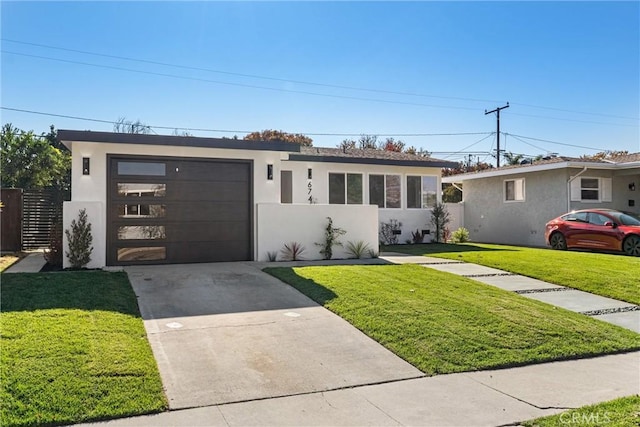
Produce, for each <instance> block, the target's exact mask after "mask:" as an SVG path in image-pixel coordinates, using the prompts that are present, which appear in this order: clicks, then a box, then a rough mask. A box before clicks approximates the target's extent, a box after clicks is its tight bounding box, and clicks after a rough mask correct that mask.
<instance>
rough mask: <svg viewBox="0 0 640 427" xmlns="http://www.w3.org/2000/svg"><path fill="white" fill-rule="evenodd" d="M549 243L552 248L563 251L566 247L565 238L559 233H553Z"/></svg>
mask: <svg viewBox="0 0 640 427" xmlns="http://www.w3.org/2000/svg"><path fill="white" fill-rule="evenodd" d="M549 244H550V245H551V247H552V248H553V249H557V250H560V251H564V250H565V249H567V240H566V239H565V238H564V236H563V235H562V234H560V233H553V234H552V235H551V238H550V239H549Z"/></svg>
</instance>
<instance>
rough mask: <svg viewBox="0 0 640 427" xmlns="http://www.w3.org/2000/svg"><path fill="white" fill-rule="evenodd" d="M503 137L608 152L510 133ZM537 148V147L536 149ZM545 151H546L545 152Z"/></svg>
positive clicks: (601, 149) (604, 149) (602, 149)
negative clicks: (507, 136) (508, 136)
mask: <svg viewBox="0 0 640 427" xmlns="http://www.w3.org/2000/svg"><path fill="white" fill-rule="evenodd" d="M503 134H504V135H510V136H513V137H514V138H516V139H517V138H524V139H530V140H532V141H539V142H548V143H549V144H556V145H563V146H565V147H575V148H585V149H587V150H594V151H608V150H607V149H606V148H594V147H586V146H584V145H576V144H567V143H565V142H558V141H550V140H548V139H540V138H533V137H531V136H524V135H515V134H512V133H503ZM536 148H538V147H536ZM545 151H546V150H545Z"/></svg>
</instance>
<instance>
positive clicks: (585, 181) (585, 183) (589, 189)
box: [580, 178, 600, 201]
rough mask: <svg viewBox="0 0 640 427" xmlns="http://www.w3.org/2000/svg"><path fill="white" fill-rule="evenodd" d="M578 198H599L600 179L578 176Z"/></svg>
mask: <svg viewBox="0 0 640 427" xmlns="http://www.w3.org/2000/svg"><path fill="white" fill-rule="evenodd" d="M580 199H581V200H596V201H597V200H600V181H599V180H598V178H580Z"/></svg>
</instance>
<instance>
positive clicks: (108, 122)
mask: <svg viewBox="0 0 640 427" xmlns="http://www.w3.org/2000/svg"><path fill="white" fill-rule="evenodd" d="M0 109H2V110H7V111H15V112H19V113H25V114H36V115H41V116H49V117H60V118H64V119H71V120H81V121H88V122H95V123H105V124H110V125H113V124H116V123H117V121H116V120H104V119H96V118H89V117H80V116H72V115H67V114H56V113H48V112H43V111H34V110H25V109H21V108H12V107H4V106H0ZM146 126H148V127H149V128H153V129H165V130H176V129H177V130H186V131H194V132H212V133H234V134H235V133H251V132H254V131H255V130H238V129H210V128H191V127H181V126H156V125H146ZM291 133H301V134H304V135H308V136H355V137H358V136H361V135H376V136H381V137H390V136H395V137H408V136H415V137H440V136H469V135H486V136H484V137H483V138H482V139H480V140H478V141H476V142H474V143H472V144H470V145H468V146H466V147H464V148H463V149H462V150H460V151H456V152H451V153H452V155H453V154H458V153H463V152H464V150H466V149H467V148H471V147H472V146H474V145H476V144H478V143H480V142H482V141H484V140H486V139H487V138H489V137H491V136H494V135H496V133H495V132H444V133H375V132H369V133H365V132H360V133H349V132H344V133H340V132H291ZM501 133H502V135H505V136H507V135H509V136H512V137H514V138H516V139H518V140H519V141H521V142H523V143H525V144H527V145H530V146H532V147H534V148H536V149H538V150H542V151H545V152H549V150H546V149H544V148H541V147H537V146H535V145H533V144H530V143H527V142H526V141H522V139H520V138H524V139H529V140H532V141H539V142H547V143H550V144H556V145H562V146H566V147H574V148H584V149H587V150H594V151H607V149H604V148H594V147H587V146H584V145H576V144H568V143H564V142H558V141H550V140H548V139H541V138H534V137H530V136H524V135H516V134H512V133H507V132H501ZM493 144H495V140H494V141H493V142H492V144H491V148H490V149H489V153H491V150H492V149H493ZM444 153H445V152H443V154H444ZM484 153H487V152H486V151H483V152H482V153H481V154H484ZM487 157H488V156H487ZM485 160H486V157H485ZM483 161H484V160H483Z"/></svg>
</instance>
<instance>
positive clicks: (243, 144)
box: [58, 129, 300, 153]
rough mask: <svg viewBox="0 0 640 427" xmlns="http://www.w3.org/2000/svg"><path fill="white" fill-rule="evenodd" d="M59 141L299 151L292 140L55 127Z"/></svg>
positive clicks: (297, 145) (298, 147)
mask: <svg viewBox="0 0 640 427" xmlns="http://www.w3.org/2000/svg"><path fill="white" fill-rule="evenodd" d="M58 141H62V142H73V141H82V142H103V143H112V144H142V145H167V146H176V147H204V148H226V149H233V150H256V151H289V152H295V153H299V152H300V144H295V143H292V142H280V141H277V142H274V141H247V140H245V139H223V138H201V137H195V136H173V135H171V136H170V135H147V134H140V133H114V132H92V131H82V130H65V129H59V130H58Z"/></svg>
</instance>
